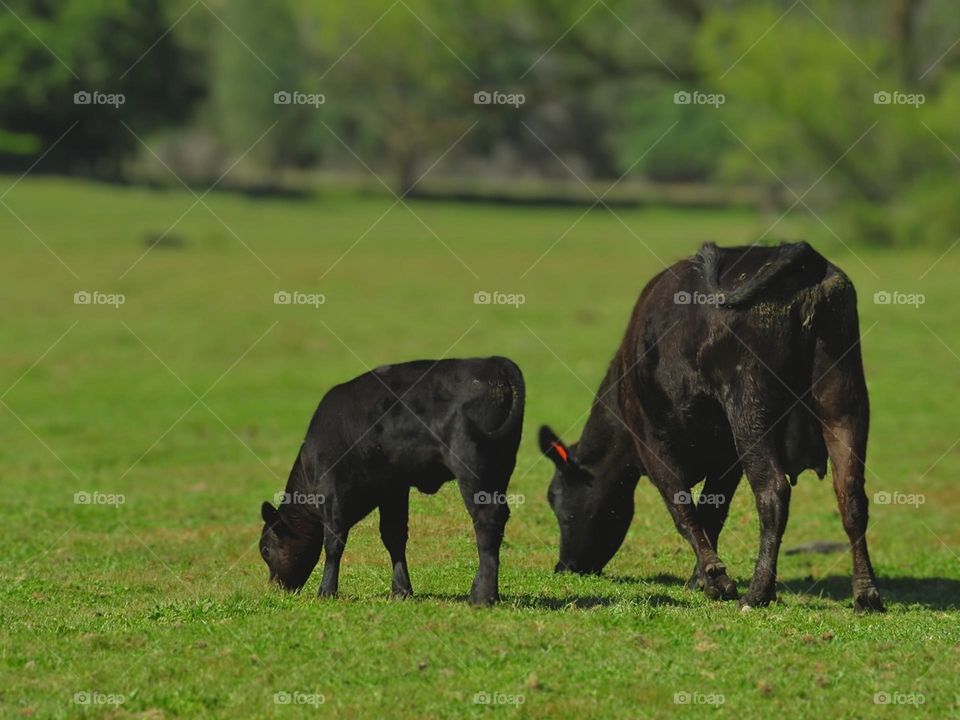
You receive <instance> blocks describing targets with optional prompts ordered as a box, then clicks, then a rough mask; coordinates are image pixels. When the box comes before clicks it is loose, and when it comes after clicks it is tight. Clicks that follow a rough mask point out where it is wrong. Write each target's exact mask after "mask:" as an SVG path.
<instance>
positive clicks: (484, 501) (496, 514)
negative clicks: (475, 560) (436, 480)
mask: <svg viewBox="0 0 960 720" xmlns="http://www.w3.org/2000/svg"><path fill="white" fill-rule="evenodd" d="M458 484H459V486H460V494H461V495H462V496H463V501H464V503H465V504H466V506H467V511H468V512H469V513H470V517H471V519H472V520H473V530H474V532H475V533H476V536H477V553H478V555H479V557H480V567H479V568H478V569H477V575H476V577H475V578H474V580H473V586H472V587H471V588H470V604H471V605H476V606H485V605H492V604H493V603H495V602H498V601H499V600H500V591H499V576H500V544H501V543H502V542H503V530H504V527H505V526H506V524H507V518H509V517H510V508H509V507H507V497H506V495H505V493H504V492H503V491H502V490H478V489H477V484H476V483H470V482H464V481H462V480H461V481H459V483H458ZM502 487H503V488H504V490H505V489H506V483H503V485H502Z"/></svg>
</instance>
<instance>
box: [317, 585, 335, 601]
mask: <svg viewBox="0 0 960 720" xmlns="http://www.w3.org/2000/svg"><path fill="white" fill-rule="evenodd" d="M336 596H337V591H336V590H324V589H323V588H320V589H319V590H318V591H317V597H318V598H319V599H321V600H326V599H330V598H335V597H336Z"/></svg>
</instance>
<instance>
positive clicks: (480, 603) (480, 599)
mask: <svg viewBox="0 0 960 720" xmlns="http://www.w3.org/2000/svg"><path fill="white" fill-rule="evenodd" d="M498 602H500V595H499V594H497V593H493V594H492V595H491V594H487V593H484V594H481V593H474V592H472V593H470V604H471V605H473V606H474V607H478V608H481V607H490V606H491V605H494V604H496V603H498Z"/></svg>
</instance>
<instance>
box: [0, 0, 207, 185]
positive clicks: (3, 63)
mask: <svg viewBox="0 0 960 720" xmlns="http://www.w3.org/2000/svg"><path fill="white" fill-rule="evenodd" d="M166 5H167V3H163V2H162V0H143V1H142V2H136V3H129V2H125V0H63V1H62V2H57V3H49V2H43V1H41V0H19V1H16V0H11V2H10V3H8V6H9V10H7V9H5V10H4V12H0V126H2V127H3V128H4V129H5V130H6V131H8V132H12V133H17V134H21V135H22V134H28V135H32V136H34V137H36V138H37V139H38V141H39V142H40V143H41V144H42V146H43V147H44V148H47V147H50V146H51V145H52V144H53V143H54V142H55V141H56V140H57V138H59V137H60V136H61V135H63V133H65V132H66V131H67V129H68V128H69V127H70V126H71V125H72V124H73V123H76V127H75V128H74V129H73V130H72V131H71V132H70V133H69V134H68V135H67V137H65V138H64V140H63V142H62V143H61V144H60V145H58V147H57V153H56V155H55V156H54V157H53V158H51V162H52V164H53V165H54V166H56V165H58V164H59V165H60V166H62V167H76V166H82V167H85V168H87V169H88V170H90V171H93V172H98V173H100V172H106V173H110V174H115V173H116V172H117V171H118V165H117V163H118V161H119V159H120V158H121V157H122V156H123V155H124V154H125V153H128V152H129V151H131V150H132V149H134V148H135V147H137V146H138V143H137V140H136V139H135V138H134V137H133V136H132V135H131V134H130V133H128V132H127V131H126V130H125V129H124V128H123V126H122V125H121V124H120V121H123V122H126V123H127V124H128V125H129V126H130V127H131V128H132V129H133V130H134V132H136V133H137V134H141V133H143V134H146V133H149V132H150V131H152V130H154V129H157V128H159V127H163V126H164V125H166V124H170V123H181V122H183V121H185V120H186V119H188V117H189V114H190V109H191V106H192V103H193V102H194V101H195V100H196V99H197V97H198V95H199V92H200V87H199V85H200V78H199V77H198V74H197V73H196V71H195V69H194V67H193V57H192V55H191V53H189V52H188V51H187V50H185V49H184V48H182V47H181V46H180V45H179V44H178V43H177V42H176V40H175V38H167V39H165V40H164V41H163V42H160V43H158V44H157V45H156V47H154V48H153V49H152V50H151V52H150V53H149V55H148V57H146V58H145V59H144V60H143V61H142V62H138V61H139V60H140V58H141V56H142V55H143V53H144V51H145V50H146V49H147V48H149V47H150V46H151V45H153V43H154V42H156V41H157V39H158V38H160V37H161V35H163V34H164V33H165V32H166V31H167V30H168V28H169V25H170V23H171V22H172V20H171V19H170V18H169V17H168V16H167V14H166V13H165V9H164V8H165V6H166ZM24 24H25V25H26V26H27V27H29V31H28V30H27V29H26V28H25V27H24ZM79 91H85V92H90V93H92V92H95V91H96V92H100V93H104V94H123V95H124V96H125V100H124V102H123V103H122V104H121V105H119V106H118V107H114V106H109V105H99V106H94V105H78V104H76V103H75V102H74V93H76V92H79ZM18 148H22V145H18V144H17V143H13V144H10V143H5V146H4V148H0V150H2V149H6V150H7V151H13V152H17V151H18Z"/></svg>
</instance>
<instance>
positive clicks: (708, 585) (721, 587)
mask: <svg viewBox="0 0 960 720" xmlns="http://www.w3.org/2000/svg"><path fill="white" fill-rule="evenodd" d="M687 588H689V589H690V590H703V594H704V595H706V596H707V597H708V598H710V599H711V600H736V599H737V598H738V597H740V594H739V593H738V592H737V584H736V583H735V582H734V581H733V580H731V579H730V578H729V577H728V576H727V568H726V567H725V566H724V565H723V563H710V564H709V565H707V566H706V567H705V568H704V572H703V573H702V574H701V573H700V572H699V571H698V570H697V569H696V568H694V571H693V577H692V578H690V581H689V582H688V583H687Z"/></svg>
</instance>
